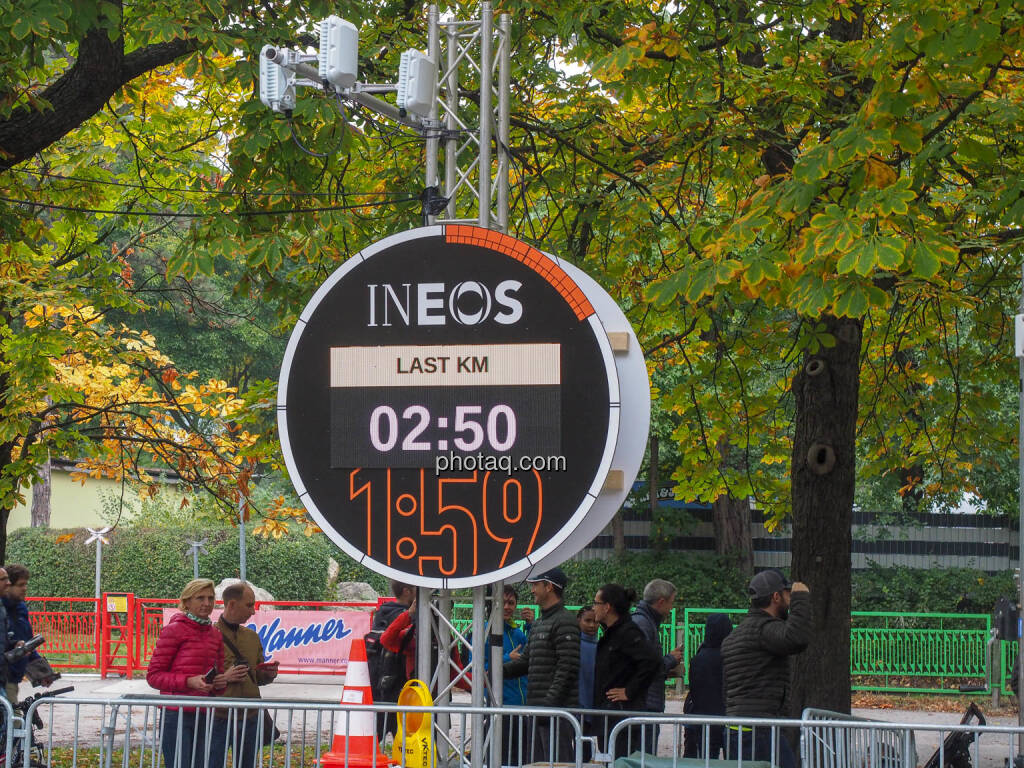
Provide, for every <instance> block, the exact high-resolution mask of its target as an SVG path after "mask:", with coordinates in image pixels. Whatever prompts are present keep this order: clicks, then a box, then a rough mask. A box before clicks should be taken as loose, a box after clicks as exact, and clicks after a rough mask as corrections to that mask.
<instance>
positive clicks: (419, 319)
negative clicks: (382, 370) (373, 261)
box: [366, 280, 523, 328]
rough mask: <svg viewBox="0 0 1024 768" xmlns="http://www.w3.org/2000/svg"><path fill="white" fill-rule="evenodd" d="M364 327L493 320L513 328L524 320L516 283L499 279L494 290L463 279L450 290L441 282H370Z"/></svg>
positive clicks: (466, 323) (474, 322)
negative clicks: (367, 311) (367, 312)
mask: <svg viewBox="0 0 1024 768" xmlns="http://www.w3.org/2000/svg"><path fill="white" fill-rule="evenodd" d="M366 287H367V289H368V291H369V298H370V301H369V308H368V309H369V321H368V322H367V326H368V327H370V328H374V327H377V326H381V327H389V326H392V325H397V324H401V325H445V324H446V323H447V322H448V320H449V319H451V320H453V321H455V322H456V323H458V324H459V325H480V324H481V323H484V322H486V321H487V320H494V322H496V323H500V324H501V325H512V324H513V323H516V322H518V321H519V320H520V319H521V318H522V317H523V304H522V302H521V301H519V299H518V298H516V295H515V294H516V292H517V291H518V290H519V289H520V288H522V287H523V284H522V283H521V282H519V281H518V280H502V281H501V282H500V283H498V284H497V286H495V287H494V289H493V290H491V289H489V288H488V287H487V286H486V285H485V284H484V283H481V282H479V281H477V280H465V281H463V282H461V283H456V284H455V285H453V286H451V287H450V288H449V287H448V286H446V285H445V284H444V283H415V284H413V283H398V284H393V283H369V284H368V285H367V286H366Z"/></svg>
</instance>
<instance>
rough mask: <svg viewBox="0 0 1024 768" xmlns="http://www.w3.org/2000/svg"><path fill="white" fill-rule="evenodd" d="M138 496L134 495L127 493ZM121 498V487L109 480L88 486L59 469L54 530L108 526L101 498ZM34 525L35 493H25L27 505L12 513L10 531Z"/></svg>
mask: <svg viewBox="0 0 1024 768" xmlns="http://www.w3.org/2000/svg"><path fill="white" fill-rule="evenodd" d="M126 492H127V493H132V494H134V491H130V490H129V491H126ZM103 493H105V494H108V495H109V494H120V493H121V484H120V483H118V482H115V481H114V480H110V479H108V478H100V479H94V478H89V479H88V480H86V481H85V485H82V484H81V483H79V482H77V481H74V480H72V479H71V472H70V470H69V469H66V468H64V467H58V466H55V467H54V468H53V471H52V472H51V473H50V527H51V528H99V527H101V526H103V525H104V522H103V520H102V518H101V517H100V513H101V512H102V511H103V505H102V502H101V495H100V494H103ZM31 524H32V491H31V489H29V490H28V491H26V492H25V503H24V504H19V505H18V506H17V507H15V508H14V510H13V511H12V512H11V517H10V519H9V520H8V522H7V530H8V531H13V530H14V529H16V528H28V527H29V526H30V525H31Z"/></svg>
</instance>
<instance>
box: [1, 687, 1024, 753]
mask: <svg viewBox="0 0 1024 768" xmlns="http://www.w3.org/2000/svg"><path fill="white" fill-rule="evenodd" d="M65 685H74V686H75V691H74V693H71V694H68V695H66V696H65V697H64V698H67V699H74V698H102V699H106V700H110V699H118V698H120V697H122V696H125V695H131V694H142V695H145V694H155V693H156V692H155V691H154V690H153V689H152V688H150V687H149V686H148V685H147V684H146V682H145V680H143V679H135V680H122V679H118V678H110V679H106V680H103V679H100V678H99V676H98V675H75V674H66V675H64V677H63V678H62V679H61V680H60V681H59V682H58V683H57V685H55V686H54V687H62V686H65ZM38 691H39V689H32V688H31V687H30V686H29V685H28V684H25V683H23V684H22V689H21V692H20V693H21V696H22V697H23V698H24V697H25V696H29V695H32V694H33V693H37V692H38ZM262 691H263V696H264V698H266V699H272V700H279V701H292V702H306V703H312V702H323V703H328V704H336V703H338V702H339V701H340V700H341V694H342V684H341V683H340V682H339V678H337V677H332V676H327V675H282V676H281V677H280V678H278V680H277V681H276V682H274V683H273V684H271V685H268V686H265V687H264V688H263V689H262ZM456 701H457V702H461V701H465V702H466V703H468V695H467V694H465V693H459V694H457V695H456ZM668 710H669V711H670V712H676V713H678V712H681V710H682V702H681V700H680V699H678V698H675V697H673V698H670V699H669V702H668ZM42 714H43V715H44V719H45V720H48V721H51V722H50V723H48V724H47V725H48V728H47V730H49V729H50V728H52V732H53V738H54V743H56V744H70V743H72V741H73V739H74V734H75V733H76V732H77V733H78V735H79V738H80V739H82V740H83V742H84V743H85V744H89V743H90V742H94V741H95V743H98V738H99V733H100V728H101V724H106V723H108V722H109V720H110V710H109V708H107V707H100V706H86V705H83V706H81V707H75V706H71V705H70V704H64V705H60V706H58V707H55V708H54V709H53V713H52V716H50V715H49V713H48V712H46V711H45V710H44V711H43V713H42ZM853 714H854V715H856V716H858V717H865V718H870V719H872V720H878V721H882V722H890V723H900V724H913V725H915V726H922V727H919V728H916V729H915V737H916V742H917V752H918V764H919V765H923V764H924V762H925V761H926V760H927V759H928V757H930V756H931V755H932V753H933V752H934V751H935V749H936V748H937V747H938V743H939V738H940V735H939V732H938V731H930V730H927V729H926V727H927V726H944V725H952V724H955V723H959V722H960V717H961V715H959V714H957V713H952V712H926V711H908V710H895V709H855V710H854V712H853ZM287 717H288V715H287V714H285V713H284V710H282V713H279V716H278V726H279V727H284V726H285V725H286V723H287ZM989 724H990V725H1001V726H1015V725H1016V724H1017V718H1016V717H1015V716H1014V717H1009V716H1005V715H1003V716H999V717H991V718H989ZM142 725H143V724H142V723H141V722H136V723H135V724H134V726H133V728H132V730H133V731H139V730H141V727H142ZM115 730H117V731H118V732H121V731H123V727H122V726H121V725H118V726H116V728H115ZM292 730H293V732H294V733H296V734H299V733H305V734H306V735H307V738H308V736H309V735H310V734H312V733H315V732H317V731H318V730H319V732H321V733H322V734H323V733H326V734H327V735H326V736H325V737H323V736H322V738H327V739H330V730H329V727H327V726H326V725H325V724H324V723H323V722H321V723H317V722H315V720H314V719H310V718H307V719H306V720H305V721H304V722H303V721H301V720H299V719H298V718H296V719H295V720H294V721H293V722H292ZM666 736H667V734H663V736H662V746H663V749H662V750H661V751H662V752H665V753H666V754H668V753H669V750H670V748H671V744H670V743H669V744H666V743H665V742H667V741H668V742H670V739H666ZM1009 740H1010V737H1009V736H1008V735H1006V734H1002V735H1000V734H988V735H985V736H983V738H982V739H981V744H980V746H981V749H980V755H979V756H980V764H979V761H977V760H976V761H975V764H976V768H1003V764H1004V760H1005V758H1006V756H1007V754H1008V753H1009V746H1010V745H1009ZM666 747H667V748H666ZM972 756H973V755H972Z"/></svg>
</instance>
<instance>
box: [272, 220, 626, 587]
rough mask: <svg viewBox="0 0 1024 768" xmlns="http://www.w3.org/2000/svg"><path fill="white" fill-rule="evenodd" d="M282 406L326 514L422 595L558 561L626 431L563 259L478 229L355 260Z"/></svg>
mask: <svg viewBox="0 0 1024 768" xmlns="http://www.w3.org/2000/svg"><path fill="white" fill-rule="evenodd" d="M278 398H279V400H278V409H279V414H278V423H279V427H280V431H281V442H282V447H283V450H284V453H285V459H286V463H287V465H288V469H289V472H290V474H291V476H292V480H293V482H294V483H295V486H296V489H297V490H298V491H299V493H300V496H301V498H302V500H303V503H304V504H305V505H306V507H307V509H308V510H309V511H310V513H311V514H312V516H313V517H314V518H315V519H316V520H317V522H318V523H319V524H320V526H321V527H322V528H323V529H324V531H325V532H326V533H327V534H328V536H330V537H331V538H332V539H333V540H334V541H335V542H336V543H337V544H338V545H339V546H341V547H342V548H343V549H344V550H345V551H346V552H347V553H348V554H350V555H351V556H353V557H355V558H356V559H357V560H360V561H361V562H363V563H365V564H366V565H368V566H369V567H371V568H373V569H374V570H376V571H378V572H380V573H384V574H385V575H389V576H391V577H394V578H400V579H402V580H405V581H407V582H409V583H414V584H419V585H421V586H435V587H440V586H470V585H475V584H484V583H489V582H492V581H495V580H497V579H498V578H501V574H502V573H503V572H506V573H513V572H519V571H522V570H523V569H524V568H526V567H529V565H530V563H532V562H536V560H537V559H539V558H540V557H541V556H545V555H547V554H549V553H550V552H551V551H552V550H553V548H555V547H557V545H558V544H559V543H560V542H561V541H562V540H564V539H565V538H566V537H567V536H568V535H569V533H571V532H572V530H573V529H574V528H575V526H576V525H577V524H578V523H579V522H580V521H581V520H582V518H583V516H584V515H585V514H586V511H587V509H589V507H590V504H591V503H592V502H593V499H594V498H595V497H596V494H597V493H598V492H599V491H600V488H601V485H602V484H603V482H604V479H605V476H606V475H607V471H608V468H609V463H610V460H611V454H612V451H613V449H614V445H615V437H616V434H617V430H618V383H617V378H616V374H615V367H614V364H613V362H612V359H611V351H610V348H609V346H608V342H607V338H606V335H605V333H604V329H603V328H602V327H601V325H600V322H599V321H598V320H597V316H596V314H595V313H594V310H593V308H592V306H591V305H590V302H589V300H588V299H587V297H586V296H585V295H584V293H583V292H582V291H581V290H580V288H579V287H578V286H577V285H576V283H575V282H574V281H573V280H572V279H571V278H569V276H568V275H567V274H566V273H565V272H564V271H563V270H562V269H561V268H560V267H559V266H558V265H557V263H556V262H555V261H554V260H552V259H551V258H550V257H548V256H546V255H544V254H542V253H541V252H539V251H537V250H536V249H534V248H532V247H530V246H528V245H526V244H525V243H522V242H520V241H518V240H515V239H514V238H511V237H508V236H506V235H502V234H500V233H497V232H492V231H490V230H486V229H480V228H477V227H468V226H447V227H429V228H424V229H421V230H415V231H413V232H409V233H404V234H401V235H396V236H393V237H390V238H387V239H385V240H383V241H381V242H379V243H377V244H375V245H374V246H372V247H371V248H368V249H367V250H365V251H363V252H362V253H360V254H357V255H356V256H354V257H352V259H350V260H349V261H348V262H346V264H345V265H344V266H343V267H342V268H341V269H339V270H338V271H337V272H336V273H335V274H334V275H332V276H331V278H330V279H328V281H327V282H326V283H325V284H324V285H323V286H321V288H320V289H319V290H318V291H317V293H316V294H315V295H314V297H313V299H312V300H311V301H310V303H309V305H308V306H307V307H306V310H305V311H304V312H303V314H302V317H301V318H300V321H299V323H298V324H297V326H296V328H295V330H294V332H293V334H292V338H291V340H290V342H289V345H288V351H287V353H286V355H285V360H284V364H283V367H282V373H281V386H280V390H279V396H278Z"/></svg>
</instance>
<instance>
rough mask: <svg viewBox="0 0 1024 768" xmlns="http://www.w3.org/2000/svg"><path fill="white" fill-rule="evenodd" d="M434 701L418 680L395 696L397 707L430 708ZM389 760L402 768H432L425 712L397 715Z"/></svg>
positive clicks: (431, 739) (431, 743)
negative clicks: (396, 730)
mask: <svg viewBox="0 0 1024 768" xmlns="http://www.w3.org/2000/svg"><path fill="white" fill-rule="evenodd" d="M433 705H434V699H433V697H432V696H431V695H430V689H429V688H428V687H427V684H426V683H424V682H423V681H422V680H410V681H409V682H407V683H406V684H405V687H404V688H402V692H401V693H400V694H399V695H398V706H400V707H431V706H433ZM391 759H392V761H393V762H395V763H396V764H398V765H401V766H403V767H404V768H433V766H435V765H436V764H437V761H436V760H435V759H434V736H433V729H432V728H431V717H430V713H429V712H399V713H398V733H396V734H395V742H394V745H393V746H392V748H391Z"/></svg>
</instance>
